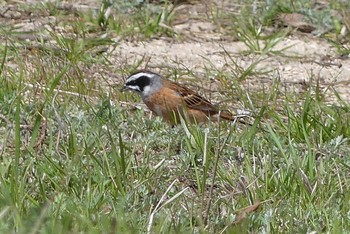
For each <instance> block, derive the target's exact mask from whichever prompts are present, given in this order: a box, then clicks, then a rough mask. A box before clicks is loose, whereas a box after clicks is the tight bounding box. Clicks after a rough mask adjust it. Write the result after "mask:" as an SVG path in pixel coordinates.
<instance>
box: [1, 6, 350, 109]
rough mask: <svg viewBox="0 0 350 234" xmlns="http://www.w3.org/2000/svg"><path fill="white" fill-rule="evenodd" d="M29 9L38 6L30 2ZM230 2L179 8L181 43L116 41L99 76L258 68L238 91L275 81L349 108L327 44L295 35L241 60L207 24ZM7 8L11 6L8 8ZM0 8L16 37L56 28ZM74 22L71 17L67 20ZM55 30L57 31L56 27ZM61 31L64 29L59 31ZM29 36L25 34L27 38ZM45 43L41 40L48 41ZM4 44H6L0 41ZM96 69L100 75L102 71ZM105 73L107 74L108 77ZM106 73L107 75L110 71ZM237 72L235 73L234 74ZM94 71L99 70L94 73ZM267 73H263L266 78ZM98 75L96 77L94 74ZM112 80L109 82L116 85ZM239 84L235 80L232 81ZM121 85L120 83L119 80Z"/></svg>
mask: <svg viewBox="0 0 350 234" xmlns="http://www.w3.org/2000/svg"><path fill="white" fill-rule="evenodd" d="M28 2H30V3H31V4H32V3H37V1H33V0H31V1H28ZM228 2H229V1H206V4H196V3H193V4H183V5H180V6H179V7H178V8H177V9H176V14H177V16H178V18H177V19H176V20H175V22H176V24H174V25H173V26H172V27H171V28H172V30H174V32H175V35H177V36H178V37H180V38H182V39H181V40H173V39H170V38H165V37H164V38H153V39H150V40H147V41H134V42H133V41H128V40H120V38H117V37H116V38H115V40H116V41H118V46H117V47H116V48H114V47H113V48H112V46H111V47H110V48H108V51H109V53H106V54H107V55H109V56H110V57H109V59H110V61H111V62H112V64H113V66H111V67H110V68H108V67H106V66H102V65H101V69H102V70H104V71H100V72H101V73H104V74H112V73H115V72H118V71H117V70H118V68H120V67H126V66H132V65H134V64H136V63H137V62H138V61H141V60H142V59H143V58H147V59H146V60H147V62H145V63H143V65H142V66H147V67H148V68H151V69H154V70H155V71H159V72H161V73H162V74H168V73H169V72H168V71H167V70H169V68H171V69H172V68H173V69H188V70H191V71H193V72H195V73H197V74H199V75H198V77H200V76H203V79H209V78H210V79H212V78H215V77H208V75H207V74H208V73H207V72H206V70H207V69H212V70H214V71H215V70H217V71H224V72H227V73H230V72H234V71H235V69H236V68H237V69H238V70H239V69H243V70H242V71H244V70H246V69H248V67H249V66H251V65H252V64H254V63H256V62H257V65H256V67H255V71H258V72H261V74H264V75H261V76H254V77H249V78H247V79H246V80H245V82H243V83H242V85H249V87H250V90H252V91H254V90H259V89H260V88H261V83H262V82H263V83H272V82H273V80H274V79H276V78H278V79H280V80H281V81H282V82H283V83H284V84H285V86H286V87H287V88H288V89H290V90H294V91H295V90H296V91H298V90H303V88H304V87H305V85H315V84H316V82H319V84H320V86H321V87H322V88H323V89H328V91H327V93H328V100H329V101H330V102H333V101H335V100H336V97H335V95H334V92H333V91H332V89H331V88H330V87H332V88H334V89H335V90H336V92H338V94H339V95H340V96H341V98H343V99H344V100H346V101H347V102H350V92H349V89H350V76H349V74H350V60H349V58H343V59H342V58H340V57H339V56H338V55H337V54H336V51H335V49H334V48H332V47H331V46H330V44H329V43H327V42H326V41H325V40H322V39H319V38H317V37H314V36H311V35H310V34H302V33H294V34H293V35H291V36H287V37H285V38H284V39H283V40H281V42H280V43H279V44H278V45H277V46H276V47H275V48H274V49H273V50H275V51H279V50H282V49H285V48H286V49H285V50H284V51H283V54H284V56H281V55H276V54H274V53H270V54H268V55H264V56H262V55H259V54H250V55H243V54H244V53H243V52H244V51H247V50H248V48H247V47H246V46H245V44H244V43H243V42H239V41H233V40H232V38H228V37H227V35H224V34H223V33H221V32H220V27H218V25H216V24H214V23H213V22H214V21H213V20H209V19H210V18H211V16H210V15H209V16H208V14H207V12H208V11H207V10H208V7H210V5H211V4H214V5H216V6H221V7H223V8H225V7H226V8H234V7H235V6H233V5H232V4H231V5H227V4H229V3H228ZM10 3H11V2H10ZM10 3H9V4H7V5H6V4H5V5H2V6H1V14H0V22H1V23H3V24H4V25H9V24H14V25H16V27H17V28H16V31H17V32H22V33H24V34H25V35H27V36H26V37H28V38H27V40H31V37H33V35H31V32H32V33H35V32H36V31H37V30H38V28H40V27H47V26H48V25H49V24H50V25H52V24H57V23H58V22H57V21H58V20H59V19H57V18H55V17H54V16H50V14H47V13H45V12H40V14H39V15H35V14H32V13H31V12H29V10H28V9H30V8H28V9H27V10H21V9H20V7H18V6H17V5H16V2H13V4H10ZM96 4H97V3H96V2H94V1H82V2H75V3H74V4H71V3H70V2H67V3H62V6H61V8H62V10H65V11H68V12H73V13H74V11H76V10H85V9H94V10H96V9H99V5H96ZM225 4H226V5H225ZM69 17H72V16H69ZM58 28H59V27H58ZM62 30H63V31H64V29H62ZM28 32H29V34H28ZM46 36H48V35H45V37H43V38H44V39H45V40H48V43H49V39H48V38H46ZM1 41H2V43H4V40H3V39H1ZM101 69H100V70H101ZM106 69H107V71H106ZM108 69H110V70H109V71H108ZM237 69H236V71H237ZM96 70H99V69H98V68H96ZM264 72H265V73H264ZM95 75H96V74H95ZM115 76H116V75H114V76H113V75H112V79H113V80H114V81H115ZM232 78H233V79H238V77H237V74H234V75H233V76H232ZM119 82H122V80H120V81H119Z"/></svg>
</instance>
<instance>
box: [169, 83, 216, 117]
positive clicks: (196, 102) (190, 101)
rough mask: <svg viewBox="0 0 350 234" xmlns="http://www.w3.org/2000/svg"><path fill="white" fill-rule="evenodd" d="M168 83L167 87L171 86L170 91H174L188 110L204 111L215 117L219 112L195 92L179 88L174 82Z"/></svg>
mask: <svg viewBox="0 0 350 234" xmlns="http://www.w3.org/2000/svg"><path fill="white" fill-rule="evenodd" d="M168 82H169V83H168V85H169V86H171V89H172V90H176V92H177V93H178V94H179V95H180V96H181V97H182V98H183V100H184V102H185V104H186V106H187V107H188V108H190V109H194V110H200V111H204V112H205V113H207V114H208V115H215V114H217V113H218V112H219V111H218V109H216V107H215V106H214V105H213V104H211V103H210V102H209V101H208V100H207V99H205V98H203V97H202V96H200V95H199V94H197V93H196V92H194V91H192V90H190V89H188V88H186V87H183V86H180V85H178V84H176V83H174V82H170V81H168Z"/></svg>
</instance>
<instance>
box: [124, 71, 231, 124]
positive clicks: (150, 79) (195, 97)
mask: <svg viewBox="0 0 350 234" xmlns="http://www.w3.org/2000/svg"><path fill="white" fill-rule="evenodd" d="M125 90H131V91H134V92H136V93H138V94H139V95H140V96H141V98H142V100H143V102H144V103H145V104H146V106H147V107H148V108H149V109H150V110H151V111H152V112H153V113H154V114H156V115H157V116H160V117H162V118H163V119H164V120H165V121H166V122H168V123H169V124H170V125H172V126H175V125H177V124H179V123H180V119H181V118H182V119H184V120H189V121H190V122H191V123H197V124H199V123H206V122H208V121H218V120H221V119H223V120H229V121H234V120H235V119H236V117H235V116H234V115H233V114H232V113H231V112H229V111H227V110H219V109H218V108H217V107H216V106H214V105H213V104H212V103H211V102H210V101H208V100H207V99H205V98H204V97H202V96H200V95H199V94H198V93H197V92H195V91H193V90H191V89H190V88H187V87H185V86H184V85H181V84H178V83H176V82H173V81H170V80H167V79H165V78H163V77H162V76H161V75H159V74H157V73H155V72H152V71H149V70H145V69H142V70H137V71H135V72H134V73H132V74H131V75H129V76H128V77H127V79H126V80H125V84H124V86H123V87H122V89H121V91H125Z"/></svg>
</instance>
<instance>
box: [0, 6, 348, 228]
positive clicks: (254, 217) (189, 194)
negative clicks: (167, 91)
mask: <svg viewBox="0 0 350 234" xmlns="http://www.w3.org/2000/svg"><path fill="white" fill-rule="evenodd" d="M104 4H105V5H103V7H102V8H101V9H100V11H101V12H100V11H98V12H99V13H98V14H95V13H96V12H94V11H91V12H85V13H84V12H79V14H78V15H76V12H75V13H74V14H73V15H74V17H76V18H77V21H76V23H74V24H72V25H73V27H72V28H73V31H74V33H72V34H69V33H68V32H64V33H60V32H58V31H57V30H55V27H54V26H52V28H51V29H44V30H38V31H37V34H36V35H38V38H39V39H38V40H36V41H35V42H33V41H30V40H27V41H22V40H19V39H18V33H16V32H14V31H13V30H9V27H10V26H7V28H2V29H1V30H2V31H4V32H5V31H6V35H7V36H6V38H4V37H2V38H1V45H0V51H1V52H0V55H1V58H0V61H1V65H0V103H1V106H0V132H1V134H0V135H1V137H0V232H1V233H14V232H17V233H53V232H55V233H238V232H242V231H243V232H252V233H258V232H259V233H260V232H265V233H280V232H281V233H290V232H297V233H310V232H327V233H339V232H348V231H349V230H350V223H349V219H348V217H349V208H348V207H349V199H350V197H349V195H348V194H350V193H349V188H350V180H349V172H350V160H349V158H348V157H347V156H348V155H349V153H350V152H349V140H348V139H349V135H350V130H349V129H350V126H349V125H350V115H349V104H348V103H347V102H346V100H342V99H341V98H340V97H339V95H338V93H337V91H336V90H335V89H334V90H333V87H331V86H329V87H327V89H322V88H321V87H320V84H319V83H318V82H315V83H314V84H315V85H310V86H307V87H306V89H305V90H304V91H303V92H301V93H294V92H288V93H287V92H283V91H281V90H283V89H282V88H281V86H282V84H281V81H279V77H277V76H276V75H274V74H273V73H272V72H268V73H260V72H259V71H257V70H256V69H255V68H256V66H257V65H258V64H259V63H260V62H261V61H263V60H264V58H265V57H264V56H266V55H268V56H274V55H276V54H277V55H278V54H279V52H283V49H282V50H280V51H278V50H276V49H275V45H276V43H275V42H278V41H279V40H282V39H283V37H284V36H285V34H284V33H282V34H279V33H276V34H273V35H271V37H266V40H267V41H268V42H269V43H267V44H265V45H264V46H263V47H261V45H260V44H259V42H260V40H261V39H264V38H262V34H261V32H262V31H261V29H262V28H263V27H264V25H262V26H259V27H256V26H258V24H256V22H254V24H256V25H250V26H253V27H251V28H247V27H246V26H247V25H240V24H237V26H241V28H238V29H237V30H239V31H240V33H241V36H244V37H240V38H245V40H247V39H248V41H247V42H246V43H249V40H250V41H251V42H252V44H251V46H248V49H249V51H250V52H251V54H255V55H257V56H261V57H258V59H256V60H254V61H256V62H253V63H252V64H251V65H250V66H248V68H243V67H240V66H239V64H238V62H237V59H236V58H235V57H234V56H233V55H230V54H229V53H228V52H226V51H224V49H223V52H224V53H225V56H226V59H227V63H228V66H229V68H228V69H229V72H227V71H223V70H220V69H219V68H217V67H215V65H214V64H211V63H210V61H208V62H207V65H208V67H206V72H207V74H208V76H214V75H216V76H217V77H218V79H219V80H220V84H221V86H222V87H224V88H225V89H226V92H225V95H226V96H234V97H237V96H239V97H240V98H241V99H242V102H243V103H246V104H247V106H250V105H251V106H250V107H253V108H252V109H254V111H255V113H254V114H255V120H254V122H253V125H252V126H244V125H241V124H239V123H227V122H221V123H219V124H217V123H209V124H208V125H205V126H197V125H187V124H185V123H182V124H180V125H179V126H177V127H175V128H169V126H168V125H167V124H166V123H164V122H163V121H162V120H161V119H160V118H158V117H154V116H151V115H150V113H149V112H148V111H147V110H145V109H143V108H134V106H135V103H139V102H140V100H139V98H138V97H137V96H135V95H134V94H130V93H127V94H121V93H119V92H118V90H117V88H113V87H111V86H110V80H109V79H108V75H110V74H112V73H113V74H114V73H117V76H122V75H126V74H128V72H130V71H131V70H133V69H135V68H136V67H138V66H140V64H142V63H143V61H138V62H135V63H134V64H127V65H123V64H122V65H121V66H117V68H115V65H114V64H111V61H110V59H109V58H110V56H111V53H110V51H108V50H104V47H108V48H112V49H113V48H116V47H117V46H118V43H115V41H114V40H112V36H111V35H113V34H118V35H121V36H122V38H124V37H125V38H135V37H136V38H140V39H142V40H146V41H147V40H150V38H152V36H154V35H157V36H159V35H168V36H174V35H173V34H172V33H169V31H168V30H169V28H168V27H163V26H162V25H161V24H160V22H161V20H160V19H161V18H162V17H161V15H162V14H167V15H168V16H169V15H171V16H169V17H170V18H167V17H165V18H164V17H163V18H162V20H163V23H164V22H165V24H166V25H168V26H169V27H170V26H171V17H175V16H176V15H175V13H174V15H172V14H173V12H172V11H171V10H169V12H168V10H165V11H167V12H165V13H164V9H162V10H161V11H157V10H155V12H152V11H151V10H150V11H148V10H147V11H146V12H142V13H140V15H138V13H135V14H126V15H127V16H125V17H120V18H113V17H111V15H108V14H105V13H106V11H107V8H108V7H111V6H110V5H108V4H107V3H106V2H105V3H104ZM167 4H169V3H168V2H167ZM146 5H147V4H146ZM112 6H113V5H112ZM119 6H120V7H121V5H119ZM24 7H25V6H24ZM32 7H33V8H34V9H36V7H35V5H34V6H32ZM45 7H47V8H48V9H46V8H45ZM127 7H131V11H132V12H133V11H135V8H137V7H141V8H142V7H145V8H147V7H148V8H147V9H158V8H157V7H159V6H158V5H155V6H153V5H147V6H142V5H141V6H138V5H137V6H125V9H128V8H127ZM152 7H153V8H152ZM167 7H169V9H171V7H170V4H169V5H167ZM26 9H27V8H26ZM115 9H116V8H113V9H112V10H115ZM167 9H168V8H167ZM211 10H212V11H215V9H211ZM46 11H50V12H51V14H53V13H55V14H56V16H57V17H58V18H60V19H61V20H62V21H60V22H59V23H58V24H59V25H67V24H68V23H67V22H69V21H65V17H62V15H61V14H62V12H61V11H60V10H59V9H58V8H57V6H55V5H48V6H45V5H40V8H39V6H38V8H37V12H39V13H38V14H42V12H46ZM217 12H219V13H220V11H217ZM64 14H67V12H65V13H64ZM69 14H70V13H68V15H69ZM143 14H145V15H143ZM101 15H103V17H104V18H101V17H102V16H101ZM228 15H229V14H228ZM69 16H70V17H72V15H69ZM226 16H227V15H220V16H217V17H216V18H215V19H214V20H218V19H220V20H221V19H223V18H222V17H226ZM262 17H263V16H262ZM81 20H88V21H87V22H89V23H86V24H83V23H81ZM121 20H123V21H121ZM164 20H165V21H164ZM146 21H147V22H150V23H149V24H147V23H145V22H146ZM248 22H250V23H252V22H253V21H248ZM118 25H119V26H118ZM121 25H123V27H121ZM136 25H137V27H136ZM260 27H262V28H260ZM248 29H254V30H257V31H254V33H255V34H251V32H252V31H249V32H248V31H246V30H248ZM133 30H134V31H133ZM221 30H227V31H228V33H232V31H230V30H231V29H230V28H221ZM236 32H237V31H236ZM257 32H258V33H257ZM100 33H102V34H105V35H106V37H99V36H96V35H100ZM4 35H5V34H4ZM254 35H255V36H254ZM281 35H283V36H281ZM43 36H48V37H49V38H50V43H48V42H45V41H42V40H41V39H40V38H43ZM254 43H255V44H254ZM259 58H261V59H259ZM204 59H205V58H204ZM126 63H127V62H126ZM111 67H112V68H111ZM94 69H97V71H96V70H94ZM169 72H170V73H171V74H176V75H177V76H179V77H181V74H182V73H181V72H182V71H180V69H179V70H176V69H174V68H172V69H169ZM96 73H97V74H98V75H96ZM195 74H196V72H195V71H192V70H187V71H186V75H188V76H191V77H196V75H195ZM232 74H234V75H232ZM164 75H168V74H164ZM262 75H265V76H266V75H271V76H272V77H273V83H272V84H269V85H267V86H266V87H264V88H262V89H259V90H257V91H254V92H251V91H250V90H248V89H245V88H239V86H243V82H244V81H247V80H249V79H252V78H259V77H260V76H262ZM233 76H234V77H235V78H237V79H235V80H232V77H233ZM180 81H181V80H180ZM120 82H122V81H120ZM325 90H327V91H328V90H333V92H334V95H335V96H338V97H339V99H338V100H337V101H336V102H334V103H333V104H329V102H328V101H327V99H326V98H325V96H326V94H325V92H326V91H325ZM223 98H224V97H223Z"/></svg>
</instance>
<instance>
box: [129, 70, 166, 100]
mask: <svg viewBox="0 0 350 234" xmlns="http://www.w3.org/2000/svg"><path fill="white" fill-rule="evenodd" d="M161 86H162V78H161V77H160V75H158V74H156V73H154V72H150V71H146V70H140V71H137V72H134V73H133V74H131V75H130V76H129V77H128V78H127V79H126V81H125V85H124V87H123V89H122V90H132V91H135V92H137V93H139V94H140V95H141V97H142V98H147V97H148V96H149V95H151V94H152V93H154V92H156V91H158V90H159V89H160V88H161Z"/></svg>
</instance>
